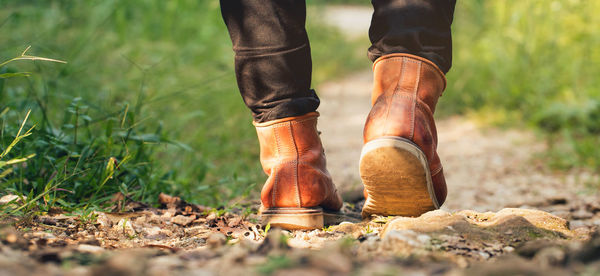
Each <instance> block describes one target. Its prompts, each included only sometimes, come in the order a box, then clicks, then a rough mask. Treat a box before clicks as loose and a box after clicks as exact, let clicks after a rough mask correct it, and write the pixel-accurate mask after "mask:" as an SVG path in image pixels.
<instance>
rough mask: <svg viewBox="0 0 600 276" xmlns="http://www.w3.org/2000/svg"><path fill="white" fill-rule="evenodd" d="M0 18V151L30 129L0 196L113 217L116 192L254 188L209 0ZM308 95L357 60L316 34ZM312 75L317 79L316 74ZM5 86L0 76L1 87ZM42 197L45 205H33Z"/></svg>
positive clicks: (248, 136) (5, 13) (325, 33)
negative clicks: (26, 52) (29, 57)
mask: <svg viewBox="0 0 600 276" xmlns="http://www.w3.org/2000/svg"><path fill="white" fill-rule="evenodd" d="M3 4H4V5H3V9H2V10H0V33H2V34H5V35H3V36H2V47H0V57H6V58H8V57H12V56H15V55H16V54H18V53H21V52H22V51H23V49H25V48H26V46H27V45H32V48H31V50H30V53H34V54H36V55H39V56H44V57H53V58H58V59H62V60H66V61H68V64H50V63H42V62H20V63H11V64H9V65H7V66H2V67H0V74H15V73H17V72H29V74H28V75H29V77H23V76H21V77H13V78H10V79H8V78H0V111H2V113H1V114H0V124H1V133H0V134H1V136H0V149H2V150H4V149H6V147H7V146H8V145H9V144H10V142H11V141H12V140H13V139H14V138H15V135H16V134H17V132H18V128H19V126H20V123H21V122H22V119H23V118H24V117H25V114H26V112H27V111H28V110H31V116H30V118H29V120H28V122H27V124H26V125H25V128H26V129H29V128H31V127H33V125H35V127H34V128H33V129H32V131H31V135H29V136H28V137H26V138H24V139H22V140H21V141H20V143H18V144H17V145H16V146H15V147H14V148H13V150H12V151H11V153H10V154H9V155H8V156H7V158H9V159H11V158H17V157H21V156H28V155H30V154H36V156H35V157H34V158H31V159H30V160H28V161H27V162H25V163H22V164H14V165H11V167H10V169H11V171H10V173H7V174H6V175H2V177H1V179H0V189H1V191H2V192H0V194H4V193H17V194H21V195H24V196H25V197H26V198H27V202H28V203H30V205H28V206H29V207H28V208H24V209H21V211H23V212H26V211H31V210H39V211H47V210H48V209H49V208H50V207H52V206H57V207H61V208H64V209H67V210H78V209H81V208H84V209H90V208H96V207H110V206H111V203H110V199H111V198H112V196H113V195H114V194H115V193H119V192H120V193H122V194H124V195H125V196H126V197H127V198H130V199H135V200H142V201H146V202H155V199H156V196H157V194H158V193H160V192H166V193H171V194H176V195H180V196H182V197H184V198H185V199H186V200H188V201H192V202H196V203H201V204H206V205H212V206H223V205H226V204H235V203H237V202H241V201H243V200H244V198H245V196H247V195H249V194H253V195H255V193H256V191H257V189H258V188H259V187H260V186H261V184H262V182H263V181H264V176H263V173H262V169H261V168H260V164H259V162H258V143H257V141H256V137H255V136H256V134H255V130H254V128H253V126H252V124H251V117H250V112H249V111H248V110H247V109H246V107H245V106H244V105H243V103H242V101H241V97H240V96H239V94H238V92H237V85H236V83H235V79H234V74H233V52H232V50H231V42H230V41H229V37H228V34H227V31H226V28H225V26H224V24H223V23H222V20H221V17H220V12H219V7H218V3H217V2H215V1H192V0H188V1H176V2H170V1H141V0H140V1H111V0H108V1H105V0H102V1H101V0H90V1H61V0H53V1H45V0H44V1H41V0H39V1H36V0H30V1H17V0H8V1H5V2H3ZM308 28H309V32H310V35H311V37H312V38H313V43H312V46H313V59H314V63H315V73H314V75H315V82H316V83H318V82H320V81H323V80H324V79H325V78H326V77H334V76H336V75H337V76H339V75H340V74H343V73H345V72H348V71H351V70H353V69H355V68H356V67H357V66H358V65H357V64H360V61H359V60H364V59H365V58H364V55H360V57H357V50H356V49H357V47H356V46H355V44H353V43H348V42H346V41H345V40H344V39H343V38H342V37H341V36H340V35H339V34H338V33H336V32H335V31H333V30H331V29H329V28H325V27H323V26H321V25H320V24H318V23H317V22H314V21H313V24H312V25H309V26H308ZM319 68H322V69H319ZM5 76H7V75H5ZM40 195H42V196H41V197H40Z"/></svg>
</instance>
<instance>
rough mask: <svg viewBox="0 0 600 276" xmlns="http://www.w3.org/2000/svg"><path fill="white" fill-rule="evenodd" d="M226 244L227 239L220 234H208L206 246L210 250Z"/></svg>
mask: <svg viewBox="0 0 600 276" xmlns="http://www.w3.org/2000/svg"><path fill="white" fill-rule="evenodd" d="M226 242H227V237H226V236H225V235H223V234H222V233H218V232H216V233H212V234H210V236H208V238H207V239H206V244H207V245H208V247H210V248H219V247H221V246H223V245H225V243H226Z"/></svg>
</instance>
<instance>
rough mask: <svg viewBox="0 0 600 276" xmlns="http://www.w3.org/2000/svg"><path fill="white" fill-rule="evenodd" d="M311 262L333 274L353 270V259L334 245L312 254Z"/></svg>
mask: <svg viewBox="0 0 600 276" xmlns="http://www.w3.org/2000/svg"><path fill="white" fill-rule="evenodd" d="M309 263H310V264H311V265H312V266H313V267H316V268H320V269H322V270H326V271H328V272H330V273H331V274H342V275H344V274H348V273H349V272H350V271H352V261H350V259H349V258H348V257H346V256H344V255H343V254H341V253H340V252H339V250H338V248H337V247H334V246H330V247H329V248H326V249H323V250H320V251H316V252H314V253H312V254H310V257H309ZM331 274H330V275H331Z"/></svg>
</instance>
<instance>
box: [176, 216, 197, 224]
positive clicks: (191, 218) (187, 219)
mask: <svg viewBox="0 0 600 276" xmlns="http://www.w3.org/2000/svg"><path fill="white" fill-rule="evenodd" d="M195 219H196V216H195V215H192V216H189V217H188V216H182V215H178V216H174V217H172V218H171V222H172V223H175V224H179V225H181V226H186V225H188V224H190V223H192V221H194V220H195Z"/></svg>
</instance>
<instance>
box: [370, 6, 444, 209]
mask: <svg viewBox="0 0 600 276" xmlns="http://www.w3.org/2000/svg"><path fill="white" fill-rule="evenodd" d="M372 2H373V6H374V8H375V12H374V14H373V20H372V25H371V29H370V31H369V35H370V38H371V41H372V43H373V45H372V46H371V48H369V57H370V58H371V59H373V60H374V65H373V73H374V85H373V94H372V97H371V99H372V107H371V112H370V113H369V116H368V117H367V121H366V123H365V129H364V142H365V145H364V146H363V151H362V153H361V160H360V175H361V178H362V180H363V184H364V185H365V197H366V198H367V201H366V202H365V205H364V207H363V216H365V217H366V216H370V215H372V214H378V215H403V216H419V215H421V214H422V213H424V212H427V211H430V210H433V209H437V208H439V207H440V205H441V204H443V202H444V200H445V199H446V192H447V190H446V182H445V178H444V173H443V169H442V165H441V162H440V158H439V156H438V155H437V151H436V148H437V131H436V127H435V122H434V119H433V113H434V112H435V107H436V104H437V101H438V98H439V97H440V96H441V94H442V92H443V90H444V89H445V87H446V79H445V77H444V73H446V72H447V71H448V70H449V69H450V66H451V63H452V40H451V35H450V24H451V23H452V17H453V13H454V5H455V1H454V0H387V1H384V0H373V1H372Z"/></svg>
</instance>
